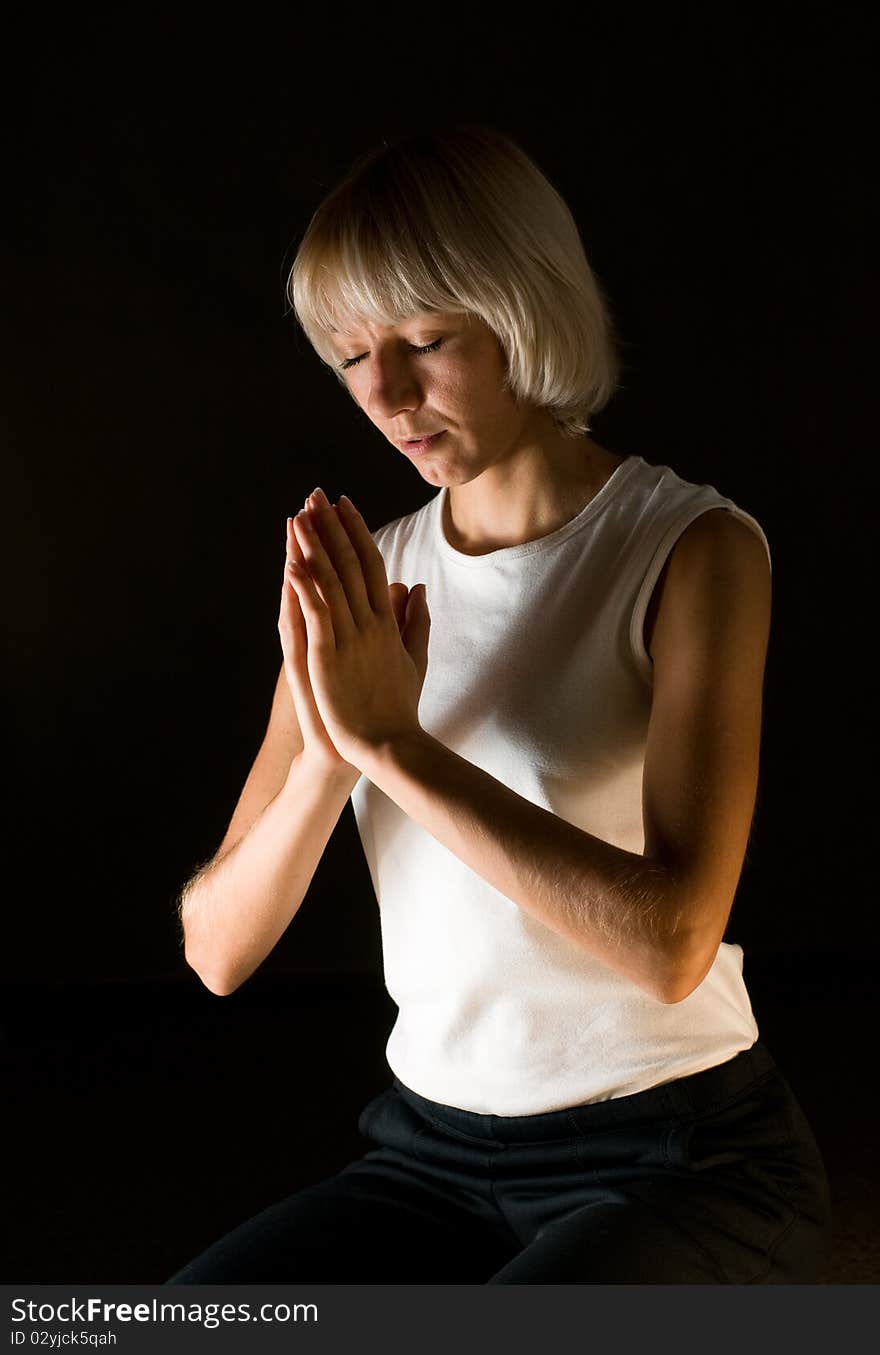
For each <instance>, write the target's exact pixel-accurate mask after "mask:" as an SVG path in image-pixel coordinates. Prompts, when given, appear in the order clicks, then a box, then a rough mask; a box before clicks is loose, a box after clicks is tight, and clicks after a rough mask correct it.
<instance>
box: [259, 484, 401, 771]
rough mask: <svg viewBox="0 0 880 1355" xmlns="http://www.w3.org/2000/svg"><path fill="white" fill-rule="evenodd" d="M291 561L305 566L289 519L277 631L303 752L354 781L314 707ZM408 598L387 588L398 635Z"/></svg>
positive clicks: (398, 590)
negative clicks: (346, 774) (344, 772)
mask: <svg viewBox="0 0 880 1355" xmlns="http://www.w3.org/2000/svg"><path fill="white" fill-rule="evenodd" d="M307 502H308V501H307ZM291 560H293V561H294V562H296V563H297V564H299V565H300V566H301V567H303V568H305V567H306V562H305V557H304V556H303V553H302V551H301V550H300V546H299V542H298V541H297V539H296V533H295V532H294V530H293V518H288V519H287V528H286V548H285V560H284V564H285V568H284V578H283V581H282V584H281V607H280V610H279V614H278V632H279V635H280V637H281V651H282V654H283V657H284V671H285V675H286V677H287V683H288V686H289V688H290V694H291V697H292V699H293V705H294V709H295V711H296V717H297V721H298V723H299V729H300V733H301V735H302V739H303V748H304V752H305V753H306V754H307V755H308V756H309V757H311V758H313V759H315V760H316V761H318V762H321V763H325V764H326V766H327V767H328V769H329V770H331V771H336V770H340V769H342V768H347V769H348V770H349V771H350V772H353V773H354V779H355V780H357V778H358V777H359V776H360V771H359V770H358V768H357V767H353V766H352V765H351V763H349V762H346V760H345V758H343V757H342V756H341V755H340V753H339V752H338V751H337V749H336V746H335V744H334V743H333V741H332V739H331V738H330V735H329V734H328V733H327V729H326V727H325V725H324V722H323V720H322V719H321V716H320V713H319V711H318V707H317V706H316V704H315V697H314V693H313V692H312V684H311V679H310V678H309V670H308V662H307V652H308V634H307V631H306V623H305V618H304V616H303V613H302V608H301V607H300V603H299V597H298V596H297V592H296V589H295V588H294V586H293V582H292V580H291V577H290V574H289V572H288V569H287V565H288V564H289V563H290V561H291ZM408 596H409V589H408V588H407V586H406V584H405V583H391V584H389V585H388V600H389V603H390V605H391V609H392V611H393V612H394V616H395V620H396V623H397V626H398V629H399V630H400V631H401V632H402V631H403V629H404V627H405V624H406V608H407V599H408ZM422 679H424V671H423V672H422Z"/></svg>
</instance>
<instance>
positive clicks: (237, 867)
mask: <svg viewBox="0 0 880 1355" xmlns="http://www.w3.org/2000/svg"><path fill="white" fill-rule="evenodd" d="M359 776H360V773H359V772H358V771H357V770H356V769H355V768H353V767H351V766H350V765H349V764H348V763H347V762H342V761H340V762H338V763H336V764H334V763H333V762H331V761H328V759H327V757H326V756H324V755H322V754H319V753H317V752H310V751H309V749H308V748H306V747H304V745H303V739H302V735H301V733H300V730H299V725H298V721H297V717H296V711H295V709H294V705H293V700H292V698H291V693H290V685H289V682H288V680H287V677H286V675H285V668H284V664H282V666H281V672H280V673H279V675H278V684H277V686H276V689H275V697H274V700H273V702H272V713H271V715H270V718H269V727H268V729H267V731H266V737H265V738H264V740H263V744H262V746H261V748H260V751H259V753H258V754H257V757H256V760H255V762H254V765H253V767H252V768H251V772H250V775H249V776H248V779H247V781H246V782H245V785H244V789H243V790H242V793H241V797H240V799H239V802H238V804H237V806H236V809H235V813H234V814H233V816H232V820H231V822H230V824H229V828H228V830H227V832H226V836H225V837H224V839H223V842H222V843H221V844H220V847H219V849H218V851H217V854H216V855H215V856H214V857H213V859H212V860H211V861H210V862H209V863H208V864H207V865H206V866H203V867H202V868H201V869H200V870H199V871H198V872H197V874H196V875H195V876H193V878H192V879H191V880H190V881H189V883H188V884H187V885H185V886H184V889H183V890H182V892H181V894H180V900H179V914H180V921H181V925H182V928H183V935H184V954H185V957H186V961H187V964H189V965H190V966H191V967H192V968H193V969H194V970H195V971H196V973H197V974H198V976H199V978H200V979H201V980H202V982H203V983H204V984H205V986H206V987H207V988H209V989H210V990H211V992H212V993H216V994H218V996H225V995H226V994H228V993H231V992H233V991H234V990H235V989H236V988H237V987H238V986H239V984H241V983H244V981H245V979H247V978H249V977H250V975H251V974H252V973H253V972H254V970H255V969H257V967H258V966H259V965H260V964H262V962H263V960H264V959H265V958H266V956H267V955H268V954H269V952H270V951H271V950H272V949H273V948H274V946H275V945H276V944H277V942H278V940H279V938H280V937H281V935H282V933H283V932H284V930H285V928H286V927H287V926H288V925H289V923H290V921H291V919H292V918H293V917H294V916H295V914H296V912H297V909H298V908H299V906H300V904H301V903H302V901H303V898H304V897H305V894H306V891H307V890H308V887H309V885H310V883H311V880H312V877H313V875H314V873H315V870H316V869H317V866H318V862H319V861H320V859H321V857H322V855H323V853H324V848H325V847H326V846H327V842H328V841H329V838H330V835H331V833H332V832H333V829H334V827H335V826H336V822H337V820H338V819H339V815H340V814H341V813H342V810H343V808H344V807H345V803H346V801H347V800H348V798H349V796H350V794H351V792H352V790H353V788H354V786H355V784H356V782H357V781H358V779H359Z"/></svg>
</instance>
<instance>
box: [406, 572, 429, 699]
mask: <svg viewBox="0 0 880 1355" xmlns="http://www.w3.org/2000/svg"><path fill="white" fill-rule="evenodd" d="M430 631H431V614H430V612H429V611H428V597H427V589H426V587H425V585H424V584H423V583H417V584H414V585H413V587H412V588H411V589H410V590H409V598H408V600H407V604H406V624H405V626H404V629H403V631H402V633H401V638H402V640H403V644H404V648H405V649H406V652H407V654H409V656H410V658H411V659H412V661H413V663H414V664H415V666H416V670H417V672H418V674H419V676H420V678H421V679H422V682H424V680H425V673H426V672H427V669H428V637H429V635H430Z"/></svg>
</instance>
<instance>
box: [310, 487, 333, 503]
mask: <svg viewBox="0 0 880 1355" xmlns="http://www.w3.org/2000/svg"><path fill="white" fill-rule="evenodd" d="M312 498H313V499H317V500H318V502H319V503H325V504H327V505H328V506H329V503H330V500H329V499H328V498H327V495H326V494H325V493H324V491H323V489H320V488H319V489H315V490H313V491H312Z"/></svg>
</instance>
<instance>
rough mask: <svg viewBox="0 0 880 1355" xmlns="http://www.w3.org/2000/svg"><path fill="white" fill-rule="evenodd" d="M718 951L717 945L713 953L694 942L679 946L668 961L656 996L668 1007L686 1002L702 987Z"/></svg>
mask: <svg viewBox="0 0 880 1355" xmlns="http://www.w3.org/2000/svg"><path fill="white" fill-rule="evenodd" d="M717 953H718V946H717V945H716V946H715V948H714V950H713V951H712V952H711V954H709V953H708V952H707V950H706V948H705V946H703V947H700V948H697V946H696V945H695V944H694V943H691V944H689V945H687V946H686V947H681V946H679V947H678V948H677V949H676V950H675V951H674V952H673V953H672V955H671V956H670V958H669V959H668V961H667V964H666V966H665V969H664V973H663V977H662V980H661V981H660V983H659V984H658V987H657V990H656V992H655V996H656V997H658V998H659V999H660V1001H661V1002H663V1003H664V1004H665V1005H666V1006H667V1007H672V1006H674V1005H675V1004H676V1003H678V1002H684V1001H685V999H686V998H689V997H690V996H691V994H692V993H695V992H696V991H697V989H698V988H699V987H700V984H701V983H702V982H703V980H704V979H705V977H706V975H707V974H708V973H709V970H710V969H711V968H712V965H713V964H714V963H715V956H716V955H717Z"/></svg>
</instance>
